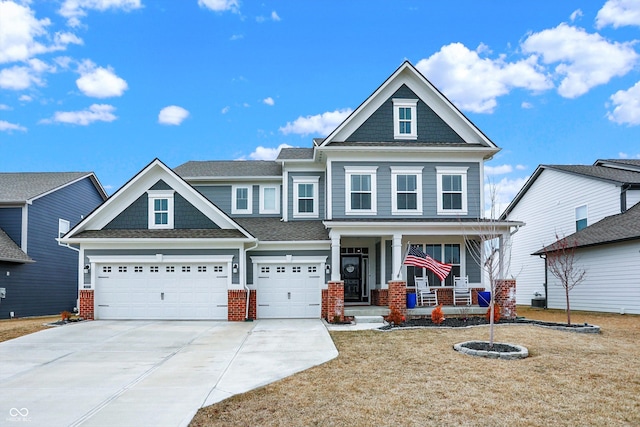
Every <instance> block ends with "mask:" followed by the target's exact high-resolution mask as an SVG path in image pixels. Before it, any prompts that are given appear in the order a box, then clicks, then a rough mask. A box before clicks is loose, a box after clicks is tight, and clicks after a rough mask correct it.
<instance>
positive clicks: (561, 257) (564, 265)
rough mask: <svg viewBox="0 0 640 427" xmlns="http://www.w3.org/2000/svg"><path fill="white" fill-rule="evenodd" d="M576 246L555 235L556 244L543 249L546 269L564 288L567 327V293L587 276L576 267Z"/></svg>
mask: <svg viewBox="0 0 640 427" xmlns="http://www.w3.org/2000/svg"><path fill="white" fill-rule="evenodd" d="M577 246H578V242H577V241H575V240H573V241H569V239H567V238H566V237H565V236H563V237H562V238H560V237H558V234H557V233H556V242H555V243H554V244H552V245H550V246H547V247H546V248H544V255H545V257H546V259H547V269H548V271H550V272H551V274H553V275H554V276H555V277H556V278H557V279H558V280H559V281H560V285H561V286H562V287H563V288H564V294H565V297H566V300H567V325H571V308H570V307H569V292H570V291H571V290H572V289H573V287H574V286H576V285H579V284H580V283H581V282H582V281H584V279H585V276H586V274H587V272H586V270H585V269H584V268H582V267H579V266H578V265H576V261H577V258H576V247H577Z"/></svg>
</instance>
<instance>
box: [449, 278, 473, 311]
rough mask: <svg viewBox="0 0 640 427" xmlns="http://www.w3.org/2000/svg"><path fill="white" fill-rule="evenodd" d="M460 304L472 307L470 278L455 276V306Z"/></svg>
mask: <svg viewBox="0 0 640 427" xmlns="http://www.w3.org/2000/svg"><path fill="white" fill-rule="evenodd" d="M458 303H461V304H465V305H471V288H470V287H469V276H465V277H459V276H453V305H458Z"/></svg>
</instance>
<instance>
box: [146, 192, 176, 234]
mask: <svg viewBox="0 0 640 427" xmlns="http://www.w3.org/2000/svg"><path fill="white" fill-rule="evenodd" d="M173 194H174V191H173V190H149V191H147V195H148V198H149V228H151V229H156V228H158V229H160V228H164V229H173Z"/></svg>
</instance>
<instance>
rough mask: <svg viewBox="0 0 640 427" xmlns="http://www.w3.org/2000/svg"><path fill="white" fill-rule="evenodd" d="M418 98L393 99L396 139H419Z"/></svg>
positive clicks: (394, 134)
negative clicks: (417, 122) (417, 120)
mask: <svg viewBox="0 0 640 427" xmlns="http://www.w3.org/2000/svg"><path fill="white" fill-rule="evenodd" d="M417 105H418V100H417V99H397V98H394V99H393V136H394V138H395V139H417V138H418V126H417V124H416V117H417V107H416V106H417Z"/></svg>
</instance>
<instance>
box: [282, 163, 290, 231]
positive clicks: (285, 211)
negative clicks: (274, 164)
mask: <svg viewBox="0 0 640 427" xmlns="http://www.w3.org/2000/svg"><path fill="white" fill-rule="evenodd" d="M282 169H283V170H282V220H283V221H284V222H287V221H288V220H289V171H287V170H285V167H284V162H282Z"/></svg>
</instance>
